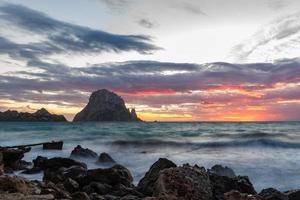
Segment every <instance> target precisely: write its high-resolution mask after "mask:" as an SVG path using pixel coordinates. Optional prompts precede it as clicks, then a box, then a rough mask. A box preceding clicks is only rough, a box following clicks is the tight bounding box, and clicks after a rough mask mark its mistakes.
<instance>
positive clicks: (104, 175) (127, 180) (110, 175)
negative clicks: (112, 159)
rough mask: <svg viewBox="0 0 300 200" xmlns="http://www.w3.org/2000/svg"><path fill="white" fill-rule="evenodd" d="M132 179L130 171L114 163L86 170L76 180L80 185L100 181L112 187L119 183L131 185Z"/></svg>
mask: <svg viewBox="0 0 300 200" xmlns="http://www.w3.org/2000/svg"><path fill="white" fill-rule="evenodd" d="M132 181H133V178H132V175H131V173H130V171H129V170H128V169H127V168H125V167H123V166H121V165H115V166H113V167H111V168H107V169H91V170H88V171H87V174H86V176H84V177H82V178H80V179H79V180H78V182H79V184H80V186H86V185H89V184H90V183H91V182H100V183H103V184H108V185H110V186H113V187H114V186H117V185H120V184H122V185H124V186H127V187H129V186H132Z"/></svg>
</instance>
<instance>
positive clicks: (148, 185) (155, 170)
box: [138, 158, 177, 196]
mask: <svg viewBox="0 0 300 200" xmlns="http://www.w3.org/2000/svg"><path fill="white" fill-rule="evenodd" d="M171 167H177V166H176V164H175V163H173V162H172V161H170V160H168V159H166V158H160V159H158V161H156V162H155V163H154V164H153V165H152V166H151V167H150V169H149V171H148V172H147V173H146V174H145V176H144V177H143V178H142V179H141V180H140V182H139V183H138V190H139V191H140V192H142V193H143V194H145V195H149V196H151V195H152V194H153V190H154V184H155V182H156V181H157V179H158V176H159V172H160V171H161V170H163V169H168V168H171Z"/></svg>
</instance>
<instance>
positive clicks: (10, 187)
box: [0, 175, 38, 194]
mask: <svg viewBox="0 0 300 200" xmlns="http://www.w3.org/2000/svg"><path fill="white" fill-rule="evenodd" d="M37 190H38V189H37V188H36V186H35V185H34V184H32V183H31V182H29V181H28V180H26V179H25V178H23V177H20V176H12V177H11V176H6V175H2V176H0V191H5V192H8V193H22V194H35V193H36V191H37Z"/></svg>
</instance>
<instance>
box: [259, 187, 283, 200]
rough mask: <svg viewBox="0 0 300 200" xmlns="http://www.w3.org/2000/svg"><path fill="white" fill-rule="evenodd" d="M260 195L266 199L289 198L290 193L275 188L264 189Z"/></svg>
mask: <svg viewBox="0 0 300 200" xmlns="http://www.w3.org/2000/svg"><path fill="white" fill-rule="evenodd" d="M259 195H260V196H261V197H263V198H264V199H265V200H289V198H288V195H286V194H284V193H282V192H280V191H278V190H276V189H274V188H267V189H263V190H262V191H261V192H260V193H259Z"/></svg>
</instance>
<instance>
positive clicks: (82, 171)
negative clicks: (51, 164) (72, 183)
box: [61, 166, 87, 180]
mask: <svg viewBox="0 0 300 200" xmlns="http://www.w3.org/2000/svg"><path fill="white" fill-rule="evenodd" d="M61 174H62V176H63V177H64V178H71V179H73V180H77V179H79V178H82V177H84V176H86V174H87V169H86V168H84V167H81V166H72V167H69V168H65V169H64V170H63V171H62V172H61Z"/></svg>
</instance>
